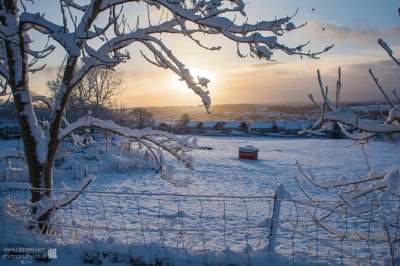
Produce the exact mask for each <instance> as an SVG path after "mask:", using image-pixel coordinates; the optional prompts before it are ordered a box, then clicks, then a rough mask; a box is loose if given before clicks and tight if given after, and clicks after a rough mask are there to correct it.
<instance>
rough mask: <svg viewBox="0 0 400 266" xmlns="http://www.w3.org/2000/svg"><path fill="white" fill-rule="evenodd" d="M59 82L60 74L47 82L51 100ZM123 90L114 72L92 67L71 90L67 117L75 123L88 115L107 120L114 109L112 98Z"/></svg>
mask: <svg viewBox="0 0 400 266" xmlns="http://www.w3.org/2000/svg"><path fill="white" fill-rule="evenodd" d="M61 82H62V76H61V72H59V73H58V74H57V77H56V78H55V79H52V80H49V81H47V83H46V86H47V88H48V90H49V92H50V97H51V98H52V99H56V98H57V93H58V89H59V88H60V85H61ZM124 90H125V88H124V87H123V81H122V79H121V78H120V77H118V75H117V74H116V72H115V71H112V70H110V69H104V68H100V67H94V68H92V69H91V70H90V71H89V72H88V73H87V75H85V76H84V77H83V78H82V80H81V81H80V82H79V83H78V84H77V85H76V86H75V87H74V89H73V90H72V92H71V95H70V96H69V98H68V104H67V106H66V110H67V117H68V118H69V120H72V121H75V120H76V119H77V118H79V117H81V116H83V115H87V114H89V113H90V114H91V115H92V116H93V117H97V118H102V119H107V118H109V116H107V114H109V113H110V112H111V110H110V109H112V108H114V107H116V106H114V102H113V98H114V97H115V96H117V95H120V94H121V93H122V92H123V91H124Z"/></svg>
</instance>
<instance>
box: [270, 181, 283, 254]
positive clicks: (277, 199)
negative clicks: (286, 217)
mask: <svg viewBox="0 0 400 266" xmlns="http://www.w3.org/2000/svg"><path fill="white" fill-rule="evenodd" d="M286 193H287V192H286V190H285V188H284V187H283V184H279V185H278V186H277V187H276V188H275V192H274V196H273V199H274V206H273V209H272V217H271V223H270V228H269V235H268V238H269V241H268V251H269V253H270V254H272V253H275V245H276V234H277V231H278V226H279V214H280V211H281V203H282V199H283V198H284V195H285V194H286Z"/></svg>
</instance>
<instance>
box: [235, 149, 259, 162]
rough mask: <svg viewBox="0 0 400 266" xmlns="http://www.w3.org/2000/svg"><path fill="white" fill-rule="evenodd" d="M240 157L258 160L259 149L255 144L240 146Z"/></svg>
mask: <svg viewBox="0 0 400 266" xmlns="http://www.w3.org/2000/svg"><path fill="white" fill-rule="evenodd" d="M239 159H242V160H258V149H257V148H256V147H253V146H246V147H239Z"/></svg>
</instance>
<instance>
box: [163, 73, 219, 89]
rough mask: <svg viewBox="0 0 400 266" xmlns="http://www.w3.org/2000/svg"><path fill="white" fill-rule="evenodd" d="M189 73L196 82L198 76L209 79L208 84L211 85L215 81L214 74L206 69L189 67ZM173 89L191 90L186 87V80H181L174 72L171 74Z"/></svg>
mask: <svg viewBox="0 0 400 266" xmlns="http://www.w3.org/2000/svg"><path fill="white" fill-rule="evenodd" d="M190 73H191V74H192V76H193V77H194V80H195V81H196V82H198V78H199V77H200V78H202V77H203V78H207V79H209V80H210V83H209V85H211V84H212V83H213V82H215V74H214V73H212V72H210V71H207V70H200V69H196V68H192V69H190ZM170 86H171V87H172V88H173V89H176V90H179V91H188V92H190V91H191V90H190V89H188V87H187V85H186V82H184V81H182V80H180V79H179V77H178V76H177V75H175V74H173V75H172V76H171V85H170Z"/></svg>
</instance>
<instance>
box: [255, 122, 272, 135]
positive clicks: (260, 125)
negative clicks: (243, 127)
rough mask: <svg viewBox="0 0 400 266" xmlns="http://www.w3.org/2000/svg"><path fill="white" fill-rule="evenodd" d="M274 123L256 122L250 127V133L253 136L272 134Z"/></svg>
mask: <svg viewBox="0 0 400 266" xmlns="http://www.w3.org/2000/svg"><path fill="white" fill-rule="evenodd" d="M273 127H274V122H270V121H258V122H254V123H252V124H251V126H250V132H251V133H253V134H267V133H272V129H273Z"/></svg>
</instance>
